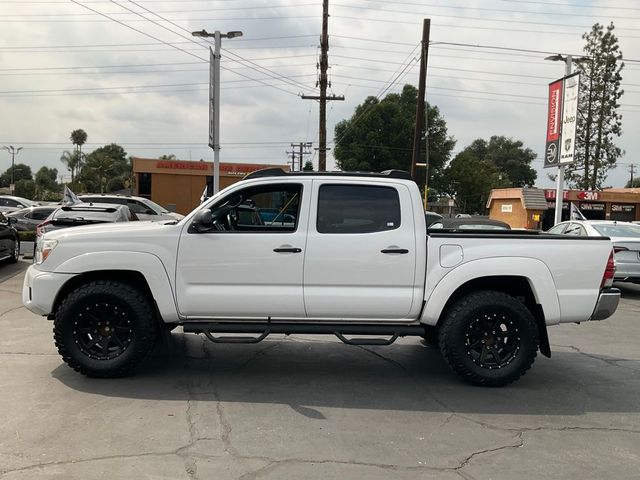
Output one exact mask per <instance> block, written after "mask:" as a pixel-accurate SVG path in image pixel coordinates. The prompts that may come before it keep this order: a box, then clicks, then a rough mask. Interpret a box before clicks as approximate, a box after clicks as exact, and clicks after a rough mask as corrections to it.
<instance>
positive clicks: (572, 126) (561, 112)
mask: <svg viewBox="0 0 640 480" xmlns="http://www.w3.org/2000/svg"><path fill="white" fill-rule="evenodd" d="M579 94H580V74H579V73H574V74H572V75H569V76H567V77H564V78H561V79H560V80H556V81H555V82H553V83H551V84H549V107H548V111H547V141H546V144H545V153H544V168H549V167H558V166H560V165H568V164H570V163H573V161H574V160H575V143H576V121H577V118H578V97H579Z"/></svg>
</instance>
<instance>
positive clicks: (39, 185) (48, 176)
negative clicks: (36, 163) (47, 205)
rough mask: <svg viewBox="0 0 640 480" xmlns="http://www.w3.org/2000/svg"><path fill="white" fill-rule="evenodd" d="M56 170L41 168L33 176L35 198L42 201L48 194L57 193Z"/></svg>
mask: <svg viewBox="0 0 640 480" xmlns="http://www.w3.org/2000/svg"><path fill="white" fill-rule="evenodd" d="M57 179H58V170H57V169H56V168H49V167H41V168H40V170H38V171H37V172H36V175H35V189H36V198H38V199H40V200H44V199H45V197H48V196H49V195H48V192H57V191H58V190H59V188H58V182H57Z"/></svg>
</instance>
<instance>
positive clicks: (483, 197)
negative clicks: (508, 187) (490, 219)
mask: <svg viewBox="0 0 640 480" xmlns="http://www.w3.org/2000/svg"><path fill="white" fill-rule="evenodd" d="M503 182H504V180H501V178H500V172H499V171H498V169H497V168H496V166H495V165H494V164H493V163H492V162H491V161H489V160H486V159H483V158H480V157H478V156H477V155H476V154H475V153H474V152H472V151H469V150H466V149H465V150H463V151H462V152H460V153H458V154H457V155H456V156H455V158H454V159H453V160H451V162H450V163H449V165H448V166H447V167H446V168H445V170H444V173H443V178H442V190H443V191H444V192H445V193H447V194H448V195H449V196H451V197H452V198H455V200H456V203H457V205H458V208H459V210H460V212H461V213H478V214H482V213H484V211H485V209H486V202H487V199H488V198H489V193H490V192H491V189H492V188H496V187H499V186H502V185H503Z"/></svg>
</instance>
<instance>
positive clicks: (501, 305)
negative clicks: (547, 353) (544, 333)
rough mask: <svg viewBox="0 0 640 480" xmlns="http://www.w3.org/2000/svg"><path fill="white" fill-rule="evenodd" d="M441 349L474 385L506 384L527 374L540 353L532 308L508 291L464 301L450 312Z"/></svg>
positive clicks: (480, 294)
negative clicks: (508, 293)
mask: <svg viewBox="0 0 640 480" xmlns="http://www.w3.org/2000/svg"><path fill="white" fill-rule="evenodd" d="M442 322H443V323H442V326H441V328H440V336H439V343H440V350H441V351H442V354H443V356H444V358H445V360H446V362H447V363H448V364H449V367H450V368H451V369H452V370H453V371H454V372H455V373H456V374H458V375H459V376H460V377H462V378H463V379H464V380H466V381H467V382H469V383H472V384H474V385H485V386H492V387H501V386H504V385H508V384H510V383H512V382H514V381H515V380H517V379H518V378H520V377H521V376H522V375H524V374H525V372H526V371H527V370H529V368H531V365H532V364H533V362H534V360H535V358H536V355H537V351H538V330H537V328H536V322H535V319H534V318H533V315H532V314H531V312H530V311H529V310H528V309H527V307H525V306H524V305H523V304H522V303H521V302H519V301H518V300H517V299H515V298H514V297H511V296H510V295H506V294H504V293H502V292H495V291H480V292H474V293H471V294H469V295H467V296H465V297H463V298H461V299H459V300H458V301H457V302H456V303H455V304H454V305H453V306H452V307H451V308H450V309H449V310H448V311H447V313H446V314H445V316H444V318H443V319H442Z"/></svg>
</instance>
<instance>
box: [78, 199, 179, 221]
mask: <svg viewBox="0 0 640 480" xmlns="http://www.w3.org/2000/svg"><path fill="white" fill-rule="evenodd" d="M78 198H80V200H82V201H83V202H88V203H111V204H120V205H126V206H127V207H129V210H131V211H132V212H133V213H135V214H136V215H137V217H138V218H139V219H140V220H151V221H154V222H158V221H161V220H178V221H180V220H182V219H183V218H184V215H180V214H179V213H175V212H170V211H169V210H167V209H166V208H164V207H161V206H160V205H158V204H157V203H155V202H152V201H151V200H149V199H148V198H143V197H134V196H130V195H113V194H108V193H106V194H100V193H94V194H91V193H88V194H86V195H78Z"/></svg>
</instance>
